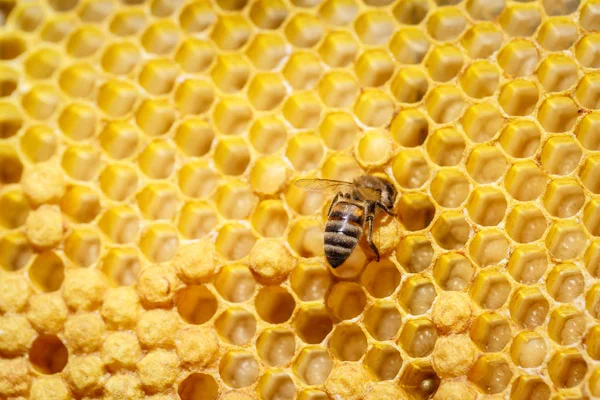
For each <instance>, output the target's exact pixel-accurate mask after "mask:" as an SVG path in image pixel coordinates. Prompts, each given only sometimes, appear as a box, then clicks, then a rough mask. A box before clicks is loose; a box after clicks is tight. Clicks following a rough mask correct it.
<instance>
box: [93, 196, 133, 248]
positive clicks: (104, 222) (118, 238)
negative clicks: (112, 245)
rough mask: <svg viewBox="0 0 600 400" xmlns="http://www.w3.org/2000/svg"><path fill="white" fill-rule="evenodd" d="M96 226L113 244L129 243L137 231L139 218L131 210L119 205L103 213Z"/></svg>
mask: <svg viewBox="0 0 600 400" xmlns="http://www.w3.org/2000/svg"><path fill="white" fill-rule="evenodd" d="M98 226H99V227H100V229H101V230H102V231H103V232H104V234H105V235H106V236H108V237H109V239H111V240H112V241H113V242H116V243H121V244H122V243H131V242H133V241H134V240H135V239H136V237H137V235H138V231H139V218H138V216H137V214H136V213H135V211H133V210H132V209H131V208H129V207H127V206H125V205H121V206H117V207H114V208H110V209H107V210H105V211H104V213H103V214H102V216H101V217H100V220H99V221H98Z"/></svg>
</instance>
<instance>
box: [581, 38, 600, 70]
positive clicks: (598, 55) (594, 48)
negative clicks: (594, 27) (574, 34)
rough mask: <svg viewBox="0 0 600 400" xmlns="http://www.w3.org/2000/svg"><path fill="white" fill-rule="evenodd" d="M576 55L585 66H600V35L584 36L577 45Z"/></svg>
mask: <svg viewBox="0 0 600 400" xmlns="http://www.w3.org/2000/svg"><path fill="white" fill-rule="evenodd" d="M575 56H576V57H577V60H578V61H579V62H580V63H581V65H583V66H584V67H588V68H598V66H600V35H599V34H590V35H587V36H584V37H583V38H582V39H581V40H580V41H579V42H577V44H576V45H575Z"/></svg>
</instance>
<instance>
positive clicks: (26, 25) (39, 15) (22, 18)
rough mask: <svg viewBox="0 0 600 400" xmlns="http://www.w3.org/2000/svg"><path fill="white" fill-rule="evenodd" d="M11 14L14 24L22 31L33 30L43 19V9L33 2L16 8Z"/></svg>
mask: <svg viewBox="0 0 600 400" xmlns="http://www.w3.org/2000/svg"><path fill="white" fill-rule="evenodd" d="M13 15H14V17H15V21H14V23H15V25H16V26H17V27H18V28H19V30H22V31H24V32H33V31H35V30H36V29H37V28H38V27H39V26H40V24H41V23H42V21H43V20H44V11H43V10H42V9H41V8H40V7H37V6H36V5H33V4H31V5H28V6H24V7H22V8H20V9H18V10H16V11H15V13H14V14H13Z"/></svg>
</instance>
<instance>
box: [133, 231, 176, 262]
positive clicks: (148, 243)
mask: <svg viewBox="0 0 600 400" xmlns="http://www.w3.org/2000/svg"><path fill="white" fill-rule="evenodd" d="M178 244H179V240H178V238H177V232H176V231H175V228H173V227H172V226H171V225H169V224H155V225H150V226H148V227H147V228H146V229H145V230H144V231H142V232H141V233H140V242H139V246H140V249H141V250H142V252H143V253H144V255H145V256H146V257H147V258H148V259H149V260H150V261H153V262H159V263H160V262H165V261H169V260H171V259H172V258H173V257H174V256H175V253H176V251H177V246H178Z"/></svg>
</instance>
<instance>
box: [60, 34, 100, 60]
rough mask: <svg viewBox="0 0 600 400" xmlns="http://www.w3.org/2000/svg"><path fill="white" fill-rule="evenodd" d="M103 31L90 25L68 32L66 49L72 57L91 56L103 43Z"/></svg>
mask: <svg viewBox="0 0 600 400" xmlns="http://www.w3.org/2000/svg"><path fill="white" fill-rule="evenodd" d="M104 39H105V37H104V33H103V32H102V31H101V30H100V29H98V28H95V27H92V26H82V27H80V28H78V29H76V30H74V31H73V32H71V33H70V34H69V38H68V40H67V44H66V49H67V53H69V55H71V56H72V57H74V58H86V57H90V56H92V55H93V54H94V53H95V52H96V51H98V50H99V49H100V47H102V45H103V44H104Z"/></svg>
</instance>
